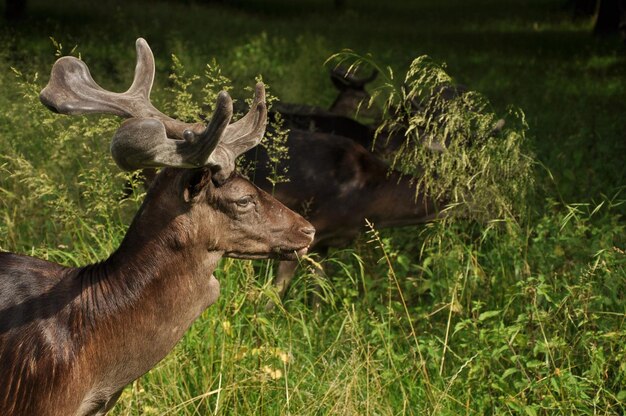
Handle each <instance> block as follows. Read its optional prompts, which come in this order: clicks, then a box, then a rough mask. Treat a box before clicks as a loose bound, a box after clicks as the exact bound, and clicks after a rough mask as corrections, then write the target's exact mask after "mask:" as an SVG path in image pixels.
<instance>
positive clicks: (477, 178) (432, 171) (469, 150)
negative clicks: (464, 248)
mask: <svg viewBox="0 0 626 416" xmlns="http://www.w3.org/2000/svg"><path fill="white" fill-rule="evenodd" d="M328 61H329V62H334V63H335V65H346V64H349V66H348V72H354V71H357V70H358V68H359V67H361V66H363V65H370V66H372V67H374V68H376V70H377V72H378V73H379V74H381V75H379V76H380V77H381V78H383V84H382V85H381V86H379V87H378V88H376V90H375V91H374V92H373V93H372V98H371V99H370V100H369V102H367V103H362V105H367V106H372V105H375V103H376V100H377V99H379V100H382V101H383V114H384V115H383V121H382V122H381V123H380V124H379V125H378V127H377V130H376V136H377V140H379V141H383V142H384V143H383V145H388V144H389V142H390V141H392V140H393V139H394V137H398V136H399V137H402V138H403V140H402V143H401V144H399V145H396V146H397V147H398V148H397V149H394V152H393V157H392V167H396V168H398V169H400V170H402V171H403V172H406V173H407V174H410V175H411V176H413V177H414V178H415V192H416V195H417V194H424V193H426V194H429V195H432V196H433V197H434V198H436V199H437V200H446V201H448V203H449V204H450V206H452V207H454V209H451V210H449V212H448V213H447V216H448V219H450V218H453V217H458V216H468V215H469V216H470V217H471V218H475V219H480V220H501V219H506V218H519V217H520V216H521V215H523V214H525V212H524V211H525V208H524V207H526V205H527V197H528V194H529V192H531V191H532V188H533V182H534V180H533V171H532V168H533V166H532V165H533V157H532V155H531V153H530V151H529V149H528V142H527V140H526V131H527V130H528V125H527V123H526V120H525V115H524V113H523V111H522V110H521V109H518V108H514V107H511V108H509V109H508V111H507V114H506V117H505V119H499V118H498V116H497V115H496V114H495V112H494V110H493V108H492V106H491V104H490V102H489V100H488V99H487V98H486V97H485V96H484V95H482V94H480V93H478V92H475V91H460V92H459V91H458V90H457V88H460V87H457V86H455V85H454V83H453V79H452V77H450V76H449V75H448V74H447V73H446V71H445V70H444V68H443V66H442V65H439V64H437V63H435V62H434V61H433V60H431V59H430V58H429V57H428V56H425V55H424V56H420V57H418V58H416V59H414V60H413V62H412V63H411V65H410V67H409V69H408V70H407V72H406V75H405V76H404V79H403V80H402V85H401V86H398V85H396V80H395V78H394V72H393V71H392V70H391V68H389V67H387V68H385V69H383V68H381V67H380V65H379V64H378V63H377V62H376V61H375V60H374V59H373V58H372V57H371V56H369V55H368V56H361V55H358V54H356V53H354V52H352V51H350V50H344V51H343V52H340V53H337V54H334V55H333V56H331V57H330V58H329V59H328Z"/></svg>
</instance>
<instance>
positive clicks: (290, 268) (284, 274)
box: [265, 260, 298, 311]
mask: <svg viewBox="0 0 626 416" xmlns="http://www.w3.org/2000/svg"><path fill="white" fill-rule="evenodd" d="M297 267H298V262H297V261H292V260H288V261H279V262H278V270H277V271H276V277H275V278H274V281H273V282H272V284H273V285H274V287H275V288H276V290H277V291H278V296H279V297H280V299H283V297H284V296H285V292H287V289H288V288H289V284H290V283H291V280H292V279H293V275H294V274H295V273H296V268H297ZM274 306H276V305H275V304H274V302H273V301H271V300H270V301H269V302H267V305H265V310H268V311H269V310H272V309H273V308H274Z"/></svg>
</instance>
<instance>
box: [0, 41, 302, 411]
mask: <svg viewBox="0 0 626 416" xmlns="http://www.w3.org/2000/svg"><path fill="white" fill-rule="evenodd" d="M136 47H137V55H138V59H137V66H136V69H135V78H134V81H133V83H132V86H131V87H130V89H129V90H128V91H126V92H125V93H112V92H108V91H105V90H104V89H102V88H101V87H100V86H98V85H97V84H96V83H95V82H94V80H93V79H92V77H91V75H90V73H89V70H88V68H87V66H86V65H85V64H84V63H83V62H82V61H80V60H78V59H76V58H72V57H64V58H61V59H59V60H58V61H57V62H56V63H55V64H54V66H53V69H52V74H51V78H50V81H49V83H48V85H47V86H46V88H45V89H44V90H43V91H42V92H41V101H42V102H43V103H44V104H45V105H46V106H48V107H49V108H50V109H52V110H53V111H56V112H59V113H62V114H70V115H71V114H85V113H108V114H116V115H119V116H122V117H126V118H129V120H127V121H125V122H124V123H123V124H122V125H121V127H120V128H119V129H118V130H117V132H116V133H115V135H114V137H113V140H112V144H111V152H112V154H113V158H114V159H115V161H116V163H117V164H118V165H119V166H120V167H122V168H123V169H140V168H144V167H165V169H162V170H161V172H160V173H159V174H158V176H157V177H156V179H155V181H154V183H153V184H152V186H151V187H150V189H149V190H148V193H147V195H146V198H145V200H144V202H143V204H142V206H141V208H140V210H139V212H138V213H137V215H136V216H135V218H134V220H133V222H132V224H131V225H130V227H129V229H128V232H127V233H126V236H125V237H124V240H123V241H122V243H121V245H120V247H119V248H118V249H117V250H116V251H115V252H114V253H113V254H111V256H110V257H109V258H108V259H106V260H105V261H102V262H100V263H97V264H93V265H89V266H85V267H80V268H71V267H63V266H61V265H58V264H55V263H51V262H48V261H44V260H40V259H36V258H32V257H28V256H23V255H18V254H13V253H0V374H2V380H1V381H2V382H1V383H0V414H1V415H3V416H17V415H20V416H23V415H38V416H68V415H79V416H86V415H104V414H106V413H107V411H109V410H110V409H111V408H112V406H113V405H114V403H115V402H116V400H117V398H118V397H119V395H120V394H121V391H122V389H123V388H124V386H125V385H127V384H128V383H130V382H132V381H133V380H135V379H136V378H138V377H140V376H141V375H142V374H144V373H146V372H147V371H149V370H150V369H151V368H152V367H153V366H154V365H155V364H156V363H157V362H159V361H160V360H161V359H162V358H163V357H165V356H166V355H167V354H168V352H169V351H170V350H171V349H172V348H173V347H174V345H175V344H176V343H177V342H178V341H179V340H180V338H181V337H182V336H183V334H184V333H185V331H186V330H187V328H188V327H189V326H190V325H191V324H192V323H193V322H194V320H195V319H196V318H197V317H198V316H199V315H200V313H201V312H202V311H203V310H205V309H206V308H207V307H208V306H209V305H211V304H212V303H214V302H215V301H216V299H217V297H218V295H219V283H218V281H217V280H216V279H215V277H214V276H213V274H212V273H213V271H214V270H215V268H216V266H217V264H218V262H219V260H220V258H221V257H223V256H226V257H234V258H242V259H257V258H277V259H288V260H292V259H295V258H296V257H298V256H299V255H302V254H303V253H305V252H306V250H307V247H308V246H309V245H310V244H311V242H312V241H313V237H314V229H313V227H312V226H311V224H310V223H309V222H307V221H306V220H304V219H303V218H302V217H301V216H300V215H298V214H296V213H294V212H292V211H291V210H289V209H287V208H286V207H285V206H284V205H282V204H281V203H280V202H278V201H277V200H275V199H274V198H273V197H271V196H270V195H269V194H267V193H265V192H263V191H262V190H260V189H259V188H257V187H256V186H255V185H253V184H252V183H250V182H249V181H248V180H246V179H244V178H243V177H242V176H240V175H239V174H238V173H236V172H235V159H236V158H237V156H238V155H240V154H241V153H243V152H245V151H246V150H248V149H250V148H252V147H254V146H256V145H257V144H258V143H259V141H260V140H261V138H262V136H263V134H264V131H265V124H266V114H267V111H266V106H265V102H264V98H265V97H264V95H265V94H264V88H263V85H262V84H257V86H256V91H255V97H254V101H253V103H252V106H251V109H250V111H249V112H248V113H247V114H246V115H245V116H244V117H243V118H241V119H240V120H238V121H237V122H234V123H230V120H231V116H232V112H233V110H232V100H231V99H230V97H229V96H228V94H227V93H225V92H222V93H220V95H219V97H218V99H217V106H216V110H215V112H214V114H213V117H212V118H211V120H210V122H209V123H208V125H207V126H204V125H202V124H187V123H182V122H180V121H177V120H174V119H172V118H170V117H167V116H166V115H164V114H162V113H161V112H159V111H158V110H157V109H155V108H154V107H153V106H152V104H151V103H150V98H149V96H150V90H151V88H152V82H153V78H154V58H153V55H152V52H151V50H150V48H149V47H148V44H147V43H146V41H145V40H143V39H138V40H137V44H136Z"/></svg>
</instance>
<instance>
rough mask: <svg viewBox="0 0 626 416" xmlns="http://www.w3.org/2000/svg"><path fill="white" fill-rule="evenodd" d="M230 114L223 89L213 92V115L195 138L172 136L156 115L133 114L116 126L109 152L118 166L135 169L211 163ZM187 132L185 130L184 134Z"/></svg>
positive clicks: (231, 114)
mask: <svg viewBox="0 0 626 416" xmlns="http://www.w3.org/2000/svg"><path fill="white" fill-rule="evenodd" d="M232 116H233V101H232V99H231V98H230V96H229V95H228V93H227V92H225V91H222V92H220V94H219V95H218V96H217V105H216V108H215V111H214V113H213V117H212V118H211V121H210V122H209V124H208V126H207V127H206V129H205V131H204V132H203V134H202V135H201V136H200V137H199V138H198V140H174V139H171V138H170V137H168V134H167V131H166V126H165V124H164V123H163V122H161V121H160V120H158V119H156V118H133V119H130V120H127V121H125V122H124V123H123V124H122V126H121V127H120V128H119V129H117V131H116V132H115V135H114V136H113V141H112V142H111V154H112V155H113V159H114V160H115V162H116V163H117V165H118V166H119V167H121V168H122V169H124V170H135V169H141V168H147V167H163V166H171V167H181V168H197V167H200V166H204V165H208V164H211V163H210V162H209V160H210V159H209V157H210V156H211V154H212V153H213V152H214V151H215V149H216V147H217V146H218V144H219V142H220V139H221V138H222V137H223V135H224V130H226V128H227V126H228V123H229V122H230V119H231V118H232ZM188 134H193V133H191V131H190V130H186V131H185V136H187V135H188Z"/></svg>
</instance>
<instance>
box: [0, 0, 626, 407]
mask: <svg viewBox="0 0 626 416" xmlns="http://www.w3.org/2000/svg"><path fill="white" fill-rule="evenodd" d="M30 4H31V7H32V8H33V14H34V15H37V14H46V15H47V16H48V19H49V20H48V21H47V23H45V24H42V25H41V26H36V25H34V26H31V28H32V29H29V30H31V31H32V33H28V32H27V31H26V29H20V28H14V29H7V28H3V29H2V36H1V38H2V40H1V42H2V45H3V46H4V47H3V48H0V63H1V68H2V70H1V71H0V88H1V89H2V91H3V92H2V94H0V110H1V111H0V195H1V196H0V249H2V250H10V251H15V252H19V253H24V254H31V255H36V256H38V257H43V258H47V259H51V260H54V261H57V262H61V263H63V264H67V265H77V264H85V263H87V262H92V261H96V260H101V259H103V258H106V256H107V255H108V254H109V253H111V252H112V250H113V249H114V248H116V247H117V245H118V244H119V242H120V241H121V238H122V236H123V234H124V232H125V230H126V227H127V225H128V224H129V222H130V219H131V218H132V215H133V214H134V212H135V211H136V209H137V208H138V205H139V202H140V201H141V198H142V189H141V186H139V185H138V184H134V188H133V193H132V195H131V196H130V197H128V196H125V195H124V191H123V189H124V183H125V181H126V180H131V183H132V181H133V178H132V177H130V176H129V175H126V174H123V173H120V172H119V170H118V169H117V168H116V167H115V166H114V163H113V162H112V160H111V158H110V156H109V153H108V152H109V151H108V146H109V140H110V138H111V137H112V134H113V132H114V130H115V128H116V127H117V126H118V123H119V120H116V119H112V118H104V117H93V116H89V117H71V118H66V117H63V116H58V115H55V114H52V113H50V112H49V111H48V110H47V109H45V108H44V107H43V106H42V105H41V104H40V103H39V102H38V99H37V94H38V92H39V90H40V89H41V87H42V86H43V85H44V84H45V82H46V81H47V79H46V78H47V77H46V76H44V75H36V73H39V74H47V72H48V71H49V67H50V65H51V64H52V62H53V60H54V59H55V52H56V51H57V50H58V49H61V48H60V47H59V45H56V46H55V45H52V46H51V45H50V42H49V41H48V38H47V36H48V35H53V36H54V37H55V39H57V40H60V41H62V43H63V48H62V52H63V53H69V52H70V51H72V49H73V47H74V45H75V44H76V43H78V48H77V49H75V50H73V51H72V53H73V54H78V53H80V54H81V55H82V56H83V58H84V59H85V60H87V63H88V64H89V66H90V68H91V69H92V73H93V74H94V77H95V78H96V80H98V81H99V82H101V84H102V85H103V86H104V87H105V88H111V89H115V90H118V91H119V90H122V89H124V88H125V87H127V86H128V85H127V84H128V83H129V82H130V79H131V78H132V75H131V73H132V68H133V57H132V55H133V53H134V52H133V48H132V41H133V40H134V39H133V38H134V37H135V36H136V35H143V36H146V37H147V39H148V41H149V42H150V43H151V45H152V46H153V48H154V49H155V51H156V52H157V71H158V75H157V85H156V86H155V93H154V95H155V96H154V100H155V101H156V103H157V106H158V107H159V108H167V109H168V111H169V112H172V113H176V114H178V113H179V112H180V115H181V116H182V117H189V118H195V117H197V116H198V113H205V114H208V113H210V108H208V107H205V106H201V105H199V104H198V105H197V106H188V104H189V103H190V102H192V101H195V102H202V103H203V105H205V104H204V103H206V104H208V105H210V104H211V103H212V102H213V101H212V99H210V94H212V93H213V91H215V89H216V88H221V87H223V85H226V84H225V81H223V80H222V81H215V80H218V79H219V76H218V75H219V74H223V75H226V76H228V77H229V78H232V79H234V86H235V87H234V88H233V90H232V93H233V94H234V95H235V96H236V97H237V98H241V97H245V96H247V95H249V94H248V93H247V92H245V91H243V87H244V86H245V85H252V83H253V82H254V81H253V80H254V78H255V76H256V75H257V74H258V73H262V74H263V76H264V79H265V80H266V81H268V83H269V84H270V85H271V86H272V88H273V91H274V93H275V95H277V96H279V97H281V98H283V99H290V100H292V101H300V102H307V103H312V104H320V105H327V104H328V103H329V102H330V100H331V99H332V95H333V91H332V88H331V87H330V83H328V81H327V79H326V76H327V75H326V70H325V69H324V68H323V67H322V62H324V60H325V59H326V58H327V57H328V56H330V55H331V53H332V52H334V51H337V50H340V49H341V48H343V47H345V46H350V47H353V48H357V49H359V48H362V49H366V50H371V51H372V52H373V53H374V55H375V56H377V57H378V59H379V60H380V61H381V62H389V64H390V65H391V66H392V67H393V70H394V72H395V73H400V71H401V70H402V69H406V68H408V66H409V64H410V61H407V59H408V58H409V57H414V56H417V55H422V54H424V53H428V54H430V55H432V56H434V57H435V59H438V60H446V61H448V67H447V69H446V71H447V72H448V73H451V74H453V75H456V76H457V77H459V78H461V81H464V82H467V83H468V84H470V86H471V87H473V88H474V87H475V88H477V89H479V90H481V91H483V92H484V93H485V95H486V96H488V97H489V98H490V99H491V101H492V103H493V107H494V109H495V111H496V112H497V113H501V112H502V111H504V110H505V109H506V106H507V105H508V104H509V103H514V104H517V105H520V106H521V107H522V108H523V109H524V111H525V114H526V121H527V122H528V125H529V130H528V131H527V137H528V139H529V140H530V141H531V144H532V148H533V149H534V150H535V153H536V154H537V157H538V159H539V161H540V163H539V164H538V165H537V166H535V176H534V177H535V178H536V182H537V192H536V193H535V194H534V195H532V196H531V197H530V198H528V199H527V201H526V203H525V204H524V205H523V206H519V205H516V206H515V209H517V210H520V211H523V212H524V215H523V220H519V217H515V220H513V218H504V219H502V221H501V223H500V224H501V226H498V227H490V226H487V225H486V224H485V223H484V222H472V221H469V220H459V221H454V222H435V223H432V224H428V225H426V226H424V227H420V228H406V229H397V230H390V231H385V232H379V231H377V230H375V229H371V230H370V232H369V233H367V234H365V235H364V236H363V237H362V238H361V239H359V240H358V241H357V242H356V243H355V248H354V249H349V250H337V251H335V252H333V253H332V255H331V256H330V259H329V260H328V261H327V262H326V263H325V265H326V267H327V274H328V275H329V276H330V280H329V281H326V282H324V290H325V293H326V298H327V302H326V303H325V304H324V305H323V306H322V308H320V309H319V310H313V309H311V308H310V307H309V306H308V303H307V302H306V299H307V298H308V294H309V291H310V290H311V288H312V287H314V286H316V283H317V280H318V279H319V277H318V276H317V274H316V273H315V272H314V262H315V261H317V259H316V257H315V256H314V255H312V256H311V258H310V259H309V260H306V261H305V262H304V264H303V265H302V266H303V267H302V272H301V273H299V274H298V275H297V276H296V279H295V281H294V282H293V284H292V287H291V289H290V292H289V294H288V298H287V299H286V300H285V302H284V305H283V306H284V307H283V308H277V309H276V310H275V311H273V312H266V311H265V309H264V306H265V303H266V302H267V297H268V296H269V295H271V289H270V287H269V281H270V279H271V276H272V275H273V270H272V269H273V268H274V265H273V264H272V263H270V262H244V261H237V260H229V259H225V260H224V261H223V262H222V264H221V266H220V269H219V270H218V271H217V272H216V276H217V277H218V279H219V280H220V283H221V285H222V294H221V296H220V298H219V299H218V302H217V303H216V304H215V305H213V306H212V307H211V308H209V309H208V310H207V311H206V312H205V313H204V314H203V315H202V317H201V318H200V319H199V320H198V321H197V322H196V324H195V325H194V326H193V327H192V328H191V330H190V331H189V332H188V333H187V334H186V335H185V338H184V339H183V341H182V342H181V343H179V344H178V346H177V347H176V348H175V350H174V351H173V352H172V353H171V354H170V355H169V356H168V357H167V358H166V359H164V360H163V361H162V362H161V363H160V364H159V365H158V366H157V367H156V368H155V369H153V370H152V371H151V372H149V373H148V374H147V375H145V376H144V377H142V378H141V379H139V380H138V381H136V382H135V383H133V384H132V385H131V386H129V387H128V388H127V389H126V390H125V391H124V393H123V395H122V397H121V399H120V402H119V403H118V404H117V406H116V407H115V409H114V410H113V414H115V415H144V414H146V415H150V414H153V415H207V414H293V415H319V414H333V415H334V414H343V415H354V414H366V415H375V414H381V415H396V414H415V415H422V414H433V415H434V414H437V415H439V414H450V415H457V414H525V415H534V414H538V415H539V414H546V415H548V414H550V415H551V414H621V413H624V412H626V364H624V363H626V342H625V341H624V340H625V339H626V326H625V324H624V320H625V318H626V299H625V296H626V270H625V267H626V254H625V253H624V250H625V244H626V241H625V239H626V237H625V236H626V230H625V222H624V217H623V215H624V212H625V205H624V200H626V198H624V195H623V193H622V192H623V191H621V190H620V189H621V187H623V184H624V176H623V173H624V167H623V164H620V163H617V162H618V161H619V160H620V157H621V158H623V156H620V154H621V155H623V153H620V151H621V149H623V142H622V141H620V138H621V137H622V136H621V134H623V128H622V127H623V121H621V120H623V113H624V112H623V111H622V110H624V105H623V96H624V93H626V80H623V76H622V75H620V74H623V69H624V67H625V66H626V62H625V60H624V58H623V57H622V56H620V55H617V54H614V53H613V52H612V51H611V49H610V46H609V43H608V42H609V41H606V43H604V42H603V41H598V42H596V41H590V40H586V37H585V34H584V30H585V28H586V23H585V22H579V23H570V22H569V21H568V20H564V19H563V16H561V15H560V12H559V11H555V10H553V9H550V5H548V4H546V3H543V2H539V1H536V2H530V3H529V4H528V5H527V6H528V7H526V8H525V9H523V12H520V13H521V14H520V15H519V16H518V17H516V18H515V19H513V18H511V17H508V16H510V14H509V13H504V11H505V10H504V9H503V8H502V7H504V6H499V3H497V4H496V3H494V4H491V3H489V2H485V3H484V4H483V3H480V4H477V5H476V9H472V10H471V11H467V10H466V11H465V12H463V13H461V12H459V11H456V8H458V7H460V3H456V2H443V3H441V4H437V5H435V4H434V3H432V4H431V3H429V4H426V3H423V4H422V3H420V2H416V3H415V4H412V5H410V6H407V5H403V4H400V2H399V3H397V4H396V3H394V2H389V4H388V5H387V9H388V10H387V11H386V13H383V12H382V11H381V9H380V7H382V6H380V5H378V4H377V3H376V2H371V3H368V2H365V3H363V4H364V6H363V8H362V9H356V10H353V11H350V10H349V11H348V12H346V13H345V14H343V15H341V16H337V17H336V16H334V15H333V14H332V11H326V9H324V6H323V5H321V3H316V2H313V1H308V2H304V3H303V5H302V6H301V7H304V8H305V9H306V10H307V11H308V12H309V13H308V15H307V20H306V22H307V23H305V20H304V18H299V17H297V16H298V13H296V11H294V10H293V6H289V5H288V4H286V3H284V2H277V3H276V4H274V3H272V4H273V5H269V6H267V5H261V4H259V3H258V2H256V1H250V2H247V3H246V6H249V7H256V8H258V9H259V10H260V11H261V12H262V13H264V14H262V16H264V19H265V20H263V19H260V18H259V17H258V16H259V15H255V14H252V13H250V12H249V9H246V8H241V9H239V8H236V7H228V6H211V7H210V8H209V7H207V8H205V7H202V6H199V5H197V4H196V5H192V6H191V7H192V11H193V13H191V14H190V13H188V12H187V11H188V9H186V8H184V7H183V6H179V5H171V4H165V3H156V4H155V5H154V6H153V7H152V8H151V10H150V11H149V12H145V11H144V12H143V14H142V13H139V11H138V8H139V6H138V5H136V4H129V5H128V8H127V9H121V8H120V9H117V8H116V7H117V6H116V7H110V6H111V4H110V3H107V2H104V3H103V4H102V5H93V6H92V8H93V10H92V13H93V14H95V15H96V16H97V15H102V16H110V14H109V13H112V14H113V15H114V16H116V18H117V21H118V23H112V22H113V20H111V19H109V20H107V21H105V20H99V19H96V18H92V21H91V22H90V23H91V25H90V27H91V29H90V30H87V28H86V27H83V26H81V25H79V24H76V23H73V22H72V21H70V20H69V18H67V17H64V16H62V15H60V13H59V12H58V11H55V10H56V9H54V8H52V6H49V5H47V4H46V5H44V4H38V3H37V2H33V3H30ZM520 4H521V3H520ZM525 4H526V3H525ZM518 6H519V5H518ZM76 7H77V10H78V11H77V12H80V10H82V9H81V7H82V6H76ZM290 7H291V8H290ZM508 7H512V6H510V5H507V8H508ZM136 9H137V10H136ZM520 10H521V9H520ZM545 10H551V11H550V13H549V15H548V17H545ZM428 13H431V14H432V13H435V14H436V15H437V16H441V15H445V16H447V17H446V19H445V20H443V21H440V22H438V23H436V22H429V21H428V19H426V18H425V17H423V16H425V14H426V15H428ZM489 13H492V14H491V15H490V14H489ZM404 14H407V15H408V16H404ZM285 16H288V17H290V19H286V18H285ZM411 16H413V17H411ZM489 16H496V18H493V19H489V18H488V17H489ZM415 19H421V20H419V22H420V26H419V28H417V29H411V28H414V27H415V25H414V22H415ZM407 20H410V21H411V22H412V26H411V25H408V23H407ZM164 22H169V23H171V26H175V27H178V29H177V31H173V30H169V27H170V26H169V25H167V24H166V23H164ZM182 22H184V23H185V24H182ZM268 22H269V23H271V24H268ZM311 22H312V23H311ZM363 22H365V23H367V24H368V25H369V26H370V27H372V26H373V24H374V23H377V25H378V27H379V28H380V29H381V30H383V31H385V33H386V34H387V35H388V36H387V37H385V36H383V35H381V36H378V37H375V38H366V37H365V35H366V34H367V31H366V30H365V29H364V28H363ZM502 22H506V24H504V23H502ZM340 23H342V24H343V26H340ZM479 23H480V24H479ZM534 23H537V25H538V26H536V27H538V29H537V30H535V29H534V28H535V26H533V24H534ZM211 25H212V26H211ZM308 25H314V26H308ZM159 27H160V28H161V29H159ZM163 27H168V30H167V31H164V30H163V29H162V28H163ZM207 27H212V28H213V29H214V31H213V34H211V33H207V32H203V31H202V30H199V28H201V29H203V30H204V29H206V28H207ZM312 28H317V30H313V29H312ZM320 28H323V29H324V30H325V32H322V31H321V30H320ZM95 29H98V30H103V31H102V32H100V34H98V35H97V36H96V35H94V34H93V33H91V32H90V31H92V30H95ZM220 30H221V33H222V34H223V36H219V37H218V36H216V35H214V33H217V32H219V31H220ZM39 32H43V33H39ZM344 32H347V33H348V34H347V35H342V34H343V33H344ZM493 32H495V33H498V34H500V35H499V36H502V39H501V38H498V39H495V40H494V42H496V46H493V47H492V46H489V45H491V44H490V43H488V42H486V43H485V44H484V45H486V46H479V43H480V42H479V41H480V40H481V39H482V38H483V37H487V38H489V39H492V38H493ZM131 33H132V36H131V35H130V34H131ZM294 33H297V35H295V36H293V34H294ZM322 33H326V34H327V35H322ZM429 33H434V34H436V35H437V36H434V35H433V36H427V35H428V34H429ZM556 33H558V34H560V35H561V36H560V37H559V36H557V35H556ZM194 36H195V37H194ZM438 36H439V37H440V38H439V37H438ZM198 39H199V40H198ZM334 39H337V40H334ZM209 40H213V42H212V43H211V42H209ZM538 40H540V41H541V42H536V41H538ZM557 40H558V42H557ZM337 42H342V43H343V42H345V43H343V44H337ZM390 42H391V43H393V44H394V45H395V48H394V49H390V48H389V46H388V45H389V44H390ZM507 42H508V43H507ZM510 44H512V46H510ZM454 45H461V46H462V47H463V51H464V53H461V52H459V49H457V48H455V46H454ZM555 45H556V46H555ZM509 46H510V47H509ZM422 48H423V49H422ZM498 48H501V49H498ZM502 48H504V49H502ZM557 49H558V50H557ZM537 52H541V54H537ZM548 52H555V55H548ZM159 53H160V54H161V56H159ZM171 53H174V54H175V55H176V57H177V60H174V61H172V59H169V60H168V59H167V57H168V56H169V55H170V54H171ZM210 56H216V57H217V60H218V62H219V63H220V64H221V68H222V72H221V73H220V72H219V71H217V69H216V68H217V67H216V66H215V65H213V66H209V67H207V66H206V65H207V63H209V62H211V61H210V59H209V57H210ZM10 67H13V68H15V71H12V70H11V69H10ZM172 68H173V69H172ZM546 68H547V69H546ZM581 68H582V69H581ZM183 70H184V71H185V74H183ZM205 71H206V73H207V75H208V77H207V76H204V77H203V78H201V79H198V80H193V77H194V75H195V74H198V75H202V74H204V73H205ZM166 74H171V75H172V77H171V78H168V77H167V76H166ZM205 85H206V87H205ZM166 88H167V89H168V90H166ZM183 92H184V93H185V94H188V96H187V97H186V98H185V97H184V96H183ZM181 97H182V98H181ZM177 100H178V101H177ZM620 100H621V101H620ZM172 103H173V104H172ZM168 105H169V106H170V107H168ZM185 106H188V107H185ZM183 110H184V111H183ZM287 174H288V173H287Z"/></svg>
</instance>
